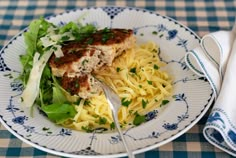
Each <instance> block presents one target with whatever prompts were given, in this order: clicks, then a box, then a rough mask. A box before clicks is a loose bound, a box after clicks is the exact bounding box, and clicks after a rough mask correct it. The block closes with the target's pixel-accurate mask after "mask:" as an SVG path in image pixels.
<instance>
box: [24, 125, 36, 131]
mask: <svg viewBox="0 0 236 158" xmlns="http://www.w3.org/2000/svg"><path fill="white" fill-rule="evenodd" d="M24 129H25V130H26V132H29V133H34V132H35V127H32V126H24Z"/></svg>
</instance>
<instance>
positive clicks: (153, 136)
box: [149, 131, 161, 138]
mask: <svg viewBox="0 0 236 158" xmlns="http://www.w3.org/2000/svg"><path fill="white" fill-rule="evenodd" d="M160 135H161V134H160V133H159V132H155V131H153V132H152V134H151V135H150V136H149V137H150V138H158V137H159V136H160Z"/></svg>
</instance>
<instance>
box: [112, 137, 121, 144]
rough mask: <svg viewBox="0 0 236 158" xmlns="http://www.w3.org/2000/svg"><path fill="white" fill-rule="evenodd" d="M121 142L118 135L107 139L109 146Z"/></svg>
mask: <svg viewBox="0 0 236 158" xmlns="http://www.w3.org/2000/svg"><path fill="white" fill-rule="evenodd" d="M120 141H122V140H121V137H120V136H119V135H116V136H111V139H109V142H110V143H111V144H117V143H119V142H120Z"/></svg>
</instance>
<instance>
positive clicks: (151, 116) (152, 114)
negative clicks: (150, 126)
mask: <svg viewBox="0 0 236 158" xmlns="http://www.w3.org/2000/svg"><path fill="white" fill-rule="evenodd" d="M157 114H158V110H153V111H151V112H149V113H147V114H146V115H145V120H146V121H150V120H152V119H155V118H156V117H157Z"/></svg>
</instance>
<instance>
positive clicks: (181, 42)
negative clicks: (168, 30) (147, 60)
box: [177, 39, 188, 48]
mask: <svg viewBox="0 0 236 158" xmlns="http://www.w3.org/2000/svg"><path fill="white" fill-rule="evenodd" d="M187 42H188V41H187V40H185V39H180V40H179V42H178V43H177V45H178V46H181V47H184V48H186V47H187Z"/></svg>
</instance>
